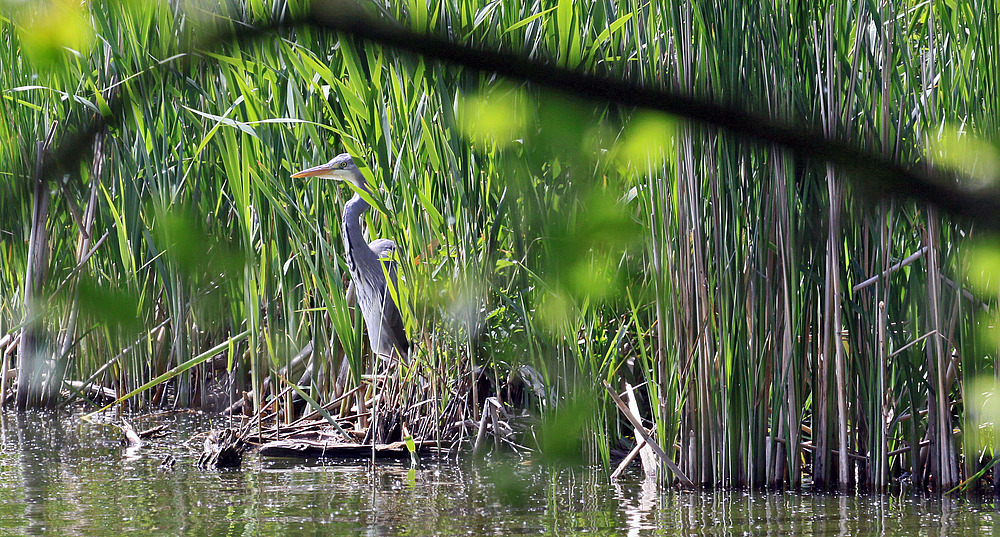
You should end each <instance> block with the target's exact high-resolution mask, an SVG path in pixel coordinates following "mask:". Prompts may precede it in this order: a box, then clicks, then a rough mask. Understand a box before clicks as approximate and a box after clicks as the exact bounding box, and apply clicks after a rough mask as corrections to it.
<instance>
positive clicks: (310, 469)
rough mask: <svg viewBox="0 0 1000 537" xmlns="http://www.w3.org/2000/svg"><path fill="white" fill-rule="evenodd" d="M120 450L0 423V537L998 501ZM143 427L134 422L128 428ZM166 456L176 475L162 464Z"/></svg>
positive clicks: (695, 529) (809, 511)
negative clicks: (226, 465)
mask: <svg viewBox="0 0 1000 537" xmlns="http://www.w3.org/2000/svg"><path fill="white" fill-rule="evenodd" d="M158 422H159V423H169V424H170V426H171V429H170V430H171V434H170V436H168V437H167V438H164V439H159V440H154V441H150V442H148V443H147V444H145V445H144V446H143V447H142V448H140V449H138V450H134V451H128V450H126V449H125V448H123V447H121V446H119V445H118V437H117V435H118V432H117V430H116V429H114V428H111V427H108V426H106V425H100V424H94V423H87V422H82V421H81V420H79V419H78V418H73V417H67V416H63V417H62V418H55V417H53V416H51V415H39V414H28V415H24V416H16V415H12V414H7V415H0V535H23V534H30V535H122V534H126V533H132V534H138V535H179V534H184V535H407V536H419V535H577V534H587V535H661V534H662V535H780V536H788V535H844V536H847V535H852V536H853V535H934V536H937V535H942V536H943V535H949V536H950V535H977V536H978V535H993V534H995V533H996V532H997V530H998V526H1000V524H998V520H1000V512H998V511H997V509H996V506H995V505H994V504H992V503H991V504H986V503H981V502H976V501H972V500H966V499H944V500H938V499H920V498H914V497H910V496H904V497H892V496H888V497H878V496H861V497H854V496H831V495H811V494H804V493H798V494H761V493H754V494H749V493H688V492H677V491H669V490H668V491H660V492H658V491H657V490H656V488H655V487H654V486H650V485H643V484H642V483H641V482H640V480H639V479H638V474H632V476H631V477H629V478H627V479H623V480H621V482H620V483H617V484H611V483H609V482H608V479H607V477H606V474H605V473H604V472H603V471H599V470H592V469H550V468H544V467H539V466H537V465H522V464H511V463H510V462H509V461H486V462H485V463H482V464H480V465H477V466H472V465H469V464H456V463H453V462H452V463H441V464H427V465H426V467H425V468H423V469H420V470H417V471H414V472H411V471H410V470H409V468H408V464H407V465H403V464H379V465H376V466H374V467H372V466H371V465H370V464H368V463H367V462H365V461H354V462H343V461H342V462H333V461H327V462H325V463H301V462H296V461H287V460H271V459H263V460H262V459H260V458H259V457H256V456H253V457H250V458H249V460H248V461H247V462H246V464H245V465H244V468H243V469H241V470H238V471H200V470H198V469H196V468H195V461H196V460H197V452H198V451H200V441H199V440H198V439H195V440H193V441H192V442H191V443H190V444H186V443H185V442H186V441H187V440H188V439H189V438H191V436H192V435H194V434H196V433H198V432H201V431H205V430H207V428H209V427H211V426H212V425H213V423H212V420H210V419H208V418H205V417H201V416H192V415H174V416H164V417H160V418H159V421H158ZM149 425H151V424H150V423H142V422H140V423H138V424H136V427H137V428H143V427H147V426H149ZM167 455H172V456H173V457H174V458H175V460H176V464H175V467H174V469H173V470H172V471H163V470H161V469H160V468H159V466H160V462H161V461H162V460H163V458H164V457H166V456H167Z"/></svg>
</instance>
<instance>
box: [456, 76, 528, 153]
mask: <svg viewBox="0 0 1000 537" xmlns="http://www.w3.org/2000/svg"><path fill="white" fill-rule="evenodd" d="M456 116H457V119H458V127H459V129H460V130H461V132H462V134H463V135H465V136H466V137H467V138H470V139H471V140H472V141H473V142H475V143H476V144H481V145H487V144H496V145H498V146H500V147H504V146H507V145H510V144H511V143H513V142H514V140H516V139H518V138H521V137H523V136H524V133H525V130H526V125H527V121H528V113H527V108H526V106H525V97H524V95H522V93H521V92H520V91H516V90H511V89H499V90H495V91H493V92H491V93H489V94H483V93H479V94H473V95H468V96H464V97H462V98H460V99H459V101H458V110H457V113H456Z"/></svg>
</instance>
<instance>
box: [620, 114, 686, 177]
mask: <svg viewBox="0 0 1000 537" xmlns="http://www.w3.org/2000/svg"><path fill="white" fill-rule="evenodd" d="M674 128H675V121H674V120H673V118H671V117H670V116H667V115H665V114H661V113H657V112H639V113H637V114H636V115H635V116H633V117H632V119H631V121H629V123H628V125H627V126H626V128H625V132H624V133H623V134H622V141H621V142H620V143H619V144H618V145H617V146H616V147H615V148H614V150H613V155H614V157H615V160H616V161H617V162H618V164H619V165H620V166H622V167H623V168H626V169H632V170H646V169H656V168H658V167H660V166H662V165H663V163H664V162H666V161H667V159H669V158H670V153H671V150H672V147H673V143H674V142H673V139H674V134H673V133H674Z"/></svg>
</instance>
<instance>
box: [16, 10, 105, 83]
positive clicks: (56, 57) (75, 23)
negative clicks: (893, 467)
mask: <svg viewBox="0 0 1000 537" xmlns="http://www.w3.org/2000/svg"><path fill="white" fill-rule="evenodd" d="M43 4H44V5H43V6H42V7H40V8H38V9H37V10H35V11H34V12H33V13H31V15H29V18H28V20H27V21H25V22H24V23H23V24H22V26H20V37H21V44H22V46H23V47H24V52H25V53H26V54H27V55H28V56H29V57H30V58H31V59H32V61H33V62H35V65H36V66H38V67H39V68H43V69H48V68H53V67H54V66H55V65H56V64H57V63H59V62H61V61H62V60H63V59H64V57H65V56H66V54H67V53H68V50H67V49H69V50H72V51H75V52H77V53H79V54H84V55H86V54H88V53H89V49H90V46H91V44H92V43H93V42H94V28H93V26H91V24H90V18H89V17H88V16H87V12H86V10H85V9H84V6H85V5H86V4H83V3H81V2H73V1H71V0H54V1H51V2H44V3H43Z"/></svg>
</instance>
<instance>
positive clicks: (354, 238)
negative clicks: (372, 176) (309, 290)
mask: <svg viewBox="0 0 1000 537" xmlns="http://www.w3.org/2000/svg"><path fill="white" fill-rule="evenodd" d="M369 207H371V206H370V205H368V202H367V201H365V200H364V199H362V197H361V195H360V194H357V193H355V194H354V197H353V198H351V199H350V201H348V202H347V203H346V204H345V205H344V230H343V231H344V249H345V250H346V253H347V265H348V268H349V269H350V270H351V272H354V271H356V268H355V267H356V266H357V265H356V264H355V256H357V255H372V254H371V249H369V248H368V242H366V241H365V237H364V235H363V234H362V233H361V217H362V216H364V214H365V213H366V212H367V211H368V209H369Z"/></svg>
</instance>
